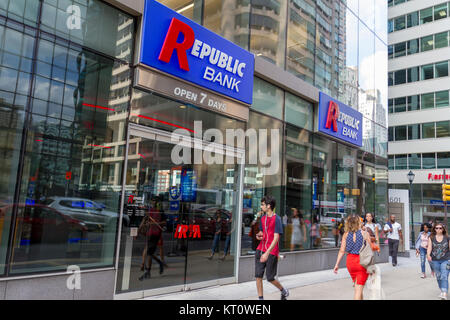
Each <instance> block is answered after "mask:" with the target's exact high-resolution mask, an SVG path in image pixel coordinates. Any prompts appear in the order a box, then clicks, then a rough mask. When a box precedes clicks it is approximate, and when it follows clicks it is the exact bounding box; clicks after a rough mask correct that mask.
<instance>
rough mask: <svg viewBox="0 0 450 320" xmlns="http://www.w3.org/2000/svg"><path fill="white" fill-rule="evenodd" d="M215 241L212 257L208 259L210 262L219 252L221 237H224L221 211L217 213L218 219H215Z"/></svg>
mask: <svg viewBox="0 0 450 320" xmlns="http://www.w3.org/2000/svg"><path fill="white" fill-rule="evenodd" d="M214 230H215V231H214V239H213V244H212V248H211V255H210V256H209V257H208V260H211V259H212V258H213V257H214V254H215V253H216V251H218V250H217V249H218V247H219V242H220V236H221V235H222V216H221V214H220V211H217V212H216V218H215V229H214Z"/></svg>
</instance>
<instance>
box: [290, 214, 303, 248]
mask: <svg viewBox="0 0 450 320" xmlns="http://www.w3.org/2000/svg"><path fill="white" fill-rule="evenodd" d="M291 210H292V218H291V224H292V235H291V251H294V249H295V247H296V246H299V247H300V249H303V243H305V242H306V224H305V221H304V220H303V215H302V214H301V213H300V212H299V210H298V209H297V208H292V209H291Z"/></svg>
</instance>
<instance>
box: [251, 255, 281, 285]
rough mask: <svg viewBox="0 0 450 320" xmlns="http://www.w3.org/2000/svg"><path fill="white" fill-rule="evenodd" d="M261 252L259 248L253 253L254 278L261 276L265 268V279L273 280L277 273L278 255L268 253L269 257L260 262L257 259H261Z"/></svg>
mask: <svg viewBox="0 0 450 320" xmlns="http://www.w3.org/2000/svg"><path fill="white" fill-rule="evenodd" d="M261 256H262V252H261V251H260V250H256V254H255V278H263V277H264V271H265V270H267V273H266V275H267V281H273V280H275V276H276V275H277V265H278V257H276V256H274V255H273V254H269V258H268V259H267V261H266V262H264V263H262V262H261V261H260V260H259V259H261Z"/></svg>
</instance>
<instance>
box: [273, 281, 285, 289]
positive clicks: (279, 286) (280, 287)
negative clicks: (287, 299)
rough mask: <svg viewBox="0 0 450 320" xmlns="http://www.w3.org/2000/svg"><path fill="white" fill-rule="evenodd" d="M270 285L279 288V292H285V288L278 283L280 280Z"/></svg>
mask: <svg viewBox="0 0 450 320" xmlns="http://www.w3.org/2000/svg"><path fill="white" fill-rule="evenodd" d="M270 283H271V284H272V285H274V286H275V287H277V288H278V290H280V291H281V290H283V286H282V285H281V283H280V282H279V281H278V280H273V281H270Z"/></svg>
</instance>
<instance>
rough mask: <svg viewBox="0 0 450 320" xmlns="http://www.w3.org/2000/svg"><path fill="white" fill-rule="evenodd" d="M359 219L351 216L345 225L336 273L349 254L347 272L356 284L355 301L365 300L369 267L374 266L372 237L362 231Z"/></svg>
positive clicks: (335, 268)
mask: <svg viewBox="0 0 450 320" xmlns="http://www.w3.org/2000/svg"><path fill="white" fill-rule="evenodd" d="M361 227H362V223H361V220H360V218H359V217H357V216H351V217H349V218H348V219H347V221H346V223H345V233H344V236H343V237H342V243H341V248H340V250H339V254H338V257H337V261H336V265H335V267H334V270H333V271H334V273H337V272H338V270H339V263H340V262H341V260H342V258H343V257H344V254H345V253H347V270H348V272H349V273H350V276H351V277H352V280H353V282H354V283H355V294H354V297H353V299H354V300H363V289H364V285H365V284H366V281H367V278H368V277H369V274H368V273H367V267H368V266H369V265H371V264H373V252H372V249H371V248H370V237H369V234H368V233H367V232H366V231H363V230H362V229H361Z"/></svg>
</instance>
